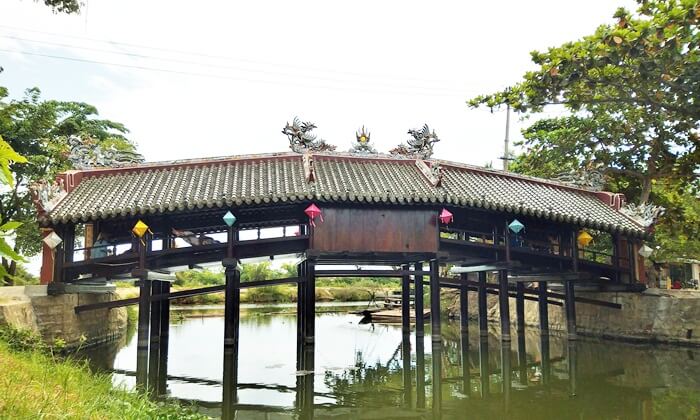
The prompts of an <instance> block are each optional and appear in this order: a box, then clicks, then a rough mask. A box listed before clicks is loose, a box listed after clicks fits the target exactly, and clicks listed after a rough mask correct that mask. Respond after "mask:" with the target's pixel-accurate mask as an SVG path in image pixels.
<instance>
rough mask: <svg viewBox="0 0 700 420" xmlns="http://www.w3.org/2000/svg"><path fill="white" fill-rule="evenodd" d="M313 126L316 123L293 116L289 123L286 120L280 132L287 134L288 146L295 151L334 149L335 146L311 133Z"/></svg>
mask: <svg viewBox="0 0 700 420" xmlns="http://www.w3.org/2000/svg"><path fill="white" fill-rule="evenodd" d="M314 128H316V124H313V123H310V122H301V121H300V120H299V118H297V117H294V120H292V123H291V124H289V122H287V125H285V126H284V128H283V129H282V134H284V135H286V136H287V138H288V139H289V147H290V148H291V149H292V150H293V151H295V152H297V153H304V152H306V151H313V152H325V151H333V150H335V146H333V145H330V144H328V143H326V141H325V140H323V139H317V138H316V135H315V134H312V133H311V130H313V129H314Z"/></svg>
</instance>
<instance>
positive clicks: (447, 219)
mask: <svg viewBox="0 0 700 420" xmlns="http://www.w3.org/2000/svg"><path fill="white" fill-rule="evenodd" d="M438 219H440V223H442V224H443V225H446V224H449V223H452V221H453V220H454V216H453V215H452V213H450V211H449V210H447V209H442V211H441V212H440V216H438Z"/></svg>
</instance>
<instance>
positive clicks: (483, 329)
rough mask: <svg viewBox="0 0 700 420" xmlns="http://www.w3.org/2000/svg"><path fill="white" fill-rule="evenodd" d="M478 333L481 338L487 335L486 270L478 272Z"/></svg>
mask: <svg viewBox="0 0 700 420" xmlns="http://www.w3.org/2000/svg"><path fill="white" fill-rule="evenodd" d="M478 293H479V296H478V300H479V335H480V336H481V337H482V338H485V337H488V336H489V324H488V313H487V311H488V308H487V307H486V272H485V271H480V272H479V291H478Z"/></svg>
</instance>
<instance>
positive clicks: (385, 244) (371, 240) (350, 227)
mask: <svg viewBox="0 0 700 420" xmlns="http://www.w3.org/2000/svg"><path fill="white" fill-rule="evenodd" d="M322 211H323V219H324V222H323V223H320V221H318V219H317V222H316V227H315V228H314V232H313V240H312V244H311V248H312V249H313V250H315V251H319V252H437V250H438V224H437V212H436V211H434V210H425V209H416V210H410V209H400V210H399V209H359V208H328V207H324V208H322Z"/></svg>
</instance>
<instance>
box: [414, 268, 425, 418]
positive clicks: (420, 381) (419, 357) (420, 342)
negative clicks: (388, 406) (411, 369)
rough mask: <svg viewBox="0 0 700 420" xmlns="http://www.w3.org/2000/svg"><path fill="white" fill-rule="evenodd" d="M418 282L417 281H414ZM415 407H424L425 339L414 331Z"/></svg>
mask: <svg viewBox="0 0 700 420" xmlns="http://www.w3.org/2000/svg"><path fill="white" fill-rule="evenodd" d="M416 284H418V282H416ZM416 408H425V341H424V337H423V334H422V332H421V335H418V332H417V331H416Z"/></svg>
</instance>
